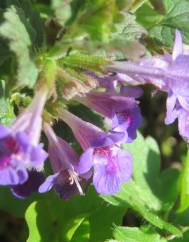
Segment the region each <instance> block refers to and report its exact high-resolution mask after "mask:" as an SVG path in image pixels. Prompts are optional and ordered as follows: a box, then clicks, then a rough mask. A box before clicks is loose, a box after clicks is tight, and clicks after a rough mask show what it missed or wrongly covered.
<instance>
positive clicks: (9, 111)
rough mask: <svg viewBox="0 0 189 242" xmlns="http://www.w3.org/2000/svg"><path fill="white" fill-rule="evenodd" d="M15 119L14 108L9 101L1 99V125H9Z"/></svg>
mask: <svg viewBox="0 0 189 242" xmlns="http://www.w3.org/2000/svg"><path fill="white" fill-rule="evenodd" d="M14 118H15V115H14V111H13V107H12V105H11V103H10V101H9V99H6V98H4V97H2V98H0V123H1V124H4V125H9V124H11V123H12V121H13V119H14Z"/></svg>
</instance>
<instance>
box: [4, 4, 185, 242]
mask: <svg viewBox="0 0 189 242" xmlns="http://www.w3.org/2000/svg"><path fill="white" fill-rule="evenodd" d="M37 10H38V11H39V12H37ZM188 21H189V1H188V0H164V1H162V0H161V1H158V0H132V1H130V0H110V1H107V0H51V1H50V0H49V1H45V0H31V1H30V0H4V1H0V78H1V80H3V81H0V124H3V125H7V126H8V125H10V124H11V123H12V122H13V120H14V119H15V113H17V111H18V110H17V108H18V109H19V108H23V107H26V106H27V105H28V104H29V103H30V101H31V97H33V94H34V92H33V91H34V86H35V87H38V86H37V85H35V84H38V85H39V81H41V82H43V81H45V82H46V83H47V84H49V86H50V87H52V94H53V96H52V97H53V98H52V99H56V94H57V95H58V101H57V102H56V100H51V99H50V100H49V102H48V104H47V109H46V110H47V111H49V113H51V114H53V115H54V114H56V112H55V110H54V109H55V106H56V105H58V104H59V101H60V103H61V104H62V103H63V105H64V102H66V100H65V97H64V96H63V91H65V90H64V89H63V88H62V86H64V87H65V86H66V84H67V83H68V84H70V83H71V84H72V85H71V86H72V87H73V89H74V88H75V86H74V84H78V83H77V82H81V83H82V85H83V86H84V84H85V83H84V82H86V83H87V81H88V83H87V84H90V81H91V83H92V81H93V80H92V79H89V77H88V76H87V75H86V70H89V71H94V72H97V73H98V74H103V71H104V67H106V65H107V64H109V63H110V62H109V60H110V61H111V60H112V59H123V60H125V59H127V58H128V59H136V60H138V58H139V57H141V56H144V55H145V53H146V49H145V48H147V49H148V50H149V51H150V52H152V53H153V51H154V50H155V51H157V50H158V52H159V53H163V51H164V49H165V48H166V47H167V46H170V45H172V42H173V36H174V33H175V29H176V28H177V29H179V30H181V31H182V34H183V35H184V40H185V42H186V43H189V24H187V23H188ZM154 43H161V46H157V45H155V47H153V46H152V45H153V44H154ZM166 50H167V48H166ZM60 68H62V69H61V70H63V72H64V73H63V74H65V76H64V75H63V74H62V75H63V77H64V81H65V83H63V84H64V85H62V86H60V85H58V81H59V80H58V78H60V76H58V71H59V70H60ZM59 74H60V73H59ZM66 74H67V75H66ZM63 77H62V78H63ZM60 79H61V78H60ZM37 80H39V81H38V83H37ZM55 81H56V84H57V85H53V84H54V82H55ZM60 81H61V80H60ZM41 82H40V83H41ZM72 82H73V83H72ZM82 85H81V87H83V86H82ZM91 85H92V84H91ZM68 87H69V85H68ZM55 89H58V90H57V93H56V90H55ZM73 91H74V92H75V94H77V92H78V89H77V85H76V89H74V90H73ZM59 99H60V100H59ZM54 101H55V102H54ZM161 102H162V100H161ZM52 103H53V105H52ZM57 103H58V104H57ZM158 108H159V107H158V106H155V108H154V106H153V108H151V109H150V110H147V111H148V112H149V113H150V115H149V116H150V119H151V118H152V119H154V116H153V113H152V114H151V111H152V109H158ZM146 109H147V107H145V108H144V111H146ZM69 110H70V111H71V112H73V113H75V114H76V115H78V116H79V117H81V118H83V119H84V120H86V121H89V122H92V123H95V124H96V125H97V126H99V127H103V122H102V118H101V117H100V116H99V115H98V114H97V113H94V112H91V110H90V109H88V108H86V107H83V106H82V105H78V103H75V101H72V100H69ZM158 111H159V109H158ZM46 115H47V114H46ZM47 117H48V115H47ZM158 117H159V116H158ZM160 122H163V121H162V114H161V121H160ZM150 129H151V127H150ZM170 130H171V135H172V136H171V135H170V137H169V138H170V139H169V140H171V141H170V142H172V140H173V141H174V142H175V138H174V137H173V136H175V133H174V131H175V129H174V127H173V128H170ZM55 131H56V133H57V134H59V135H60V136H62V137H64V138H65V139H67V140H68V141H69V142H70V143H71V144H72V146H73V147H74V148H75V149H76V150H77V151H78V153H80V152H81V149H80V148H79V147H78V144H77V143H76V142H75V141H74V139H73V135H72V134H71V132H70V130H69V129H68V128H67V126H66V125H65V124H62V123H60V122H58V123H57V124H56V127H55ZM142 131H144V130H143V129H142ZM144 133H146V132H145V131H144ZM157 133H158V134H159V136H164V130H163V132H162V129H161V128H159V127H158V128H157ZM158 141H159V142H160V144H162V142H163V138H162V137H161V138H160V139H159V140H158ZM179 142H180V141H179ZM180 143H181V142H180ZM180 143H176V145H175V146H177V144H178V145H179V144H180ZM166 145H167V144H166ZM168 148H169V147H168ZM1 149H2V148H1V147H0V150H1ZM123 149H126V150H128V151H129V152H130V153H131V154H132V156H133V176H132V180H131V181H130V182H128V183H124V184H123V185H122V189H121V191H120V192H119V193H117V194H115V195H114V196H99V195H98V194H97V193H96V192H95V191H94V189H93V188H92V187H90V188H89V191H87V192H86V195H85V196H79V195H77V196H75V197H74V198H72V199H70V200H68V201H65V200H63V199H60V198H59V197H58V196H57V194H55V192H54V191H52V192H49V193H47V194H45V195H42V194H34V195H32V196H31V198H28V199H25V200H19V199H16V198H14V197H13V196H12V194H11V192H10V190H9V189H8V188H4V187H3V188H1V189H0V210H1V211H0V215H1V213H5V214H6V215H7V216H10V217H11V218H12V220H13V221H14V219H15V218H17V219H18V218H19V219H20V220H21V221H22V222H23V223H24V219H25V222H26V224H27V226H28V230H27V229H26V228H25V227H24V226H22V227H21V229H20V227H19V229H17V230H18V231H21V233H23V234H24V236H21V237H22V238H24V237H28V239H27V242H104V241H109V242H113V241H114V242H116V241H117V242H122V241H123V242H166V241H171V242H181V241H184V242H188V241H189V230H188V227H189V183H188V182H189V181H188V179H189V174H188V173H189V153H188V155H187V157H186V158H185V159H184V162H183V167H182V169H181V170H179V169H174V168H172V167H173V165H172V163H171V162H172V160H171V158H170V160H171V162H170V163H168V164H167V163H165V162H164V157H161V155H160V151H159V148H158V145H157V143H156V142H155V140H154V139H153V138H151V137H147V138H145V139H144V137H143V136H142V135H141V134H140V133H138V136H137V139H136V140H135V141H134V142H133V143H132V144H126V145H124V146H123ZM169 150H171V149H169ZM178 153H179V155H178V157H177V160H178V159H180V153H181V152H178ZM178 163H179V162H178V161H177V166H179V165H178ZM162 164H163V165H162ZM179 196H180V197H179ZM130 213H131V214H132V215H135V216H136V217H137V218H134V222H133V221H132V218H131V219H130ZM1 221H3V217H2V219H1ZM1 221H0V240H1V241H8V240H6V238H4V237H3V226H6V225H4V223H2V224H3V225H2V224H1ZM133 223H134V224H133ZM131 226H132V227H131ZM9 230H10V228H8V231H9ZM182 235H183V237H182ZM15 238H17V236H15ZM18 238H20V237H18ZM111 238H114V239H115V240H114V239H113V240H111ZM23 241H24V240H23ZM23 241H19V242H23Z"/></svg>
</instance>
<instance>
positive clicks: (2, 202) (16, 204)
mask: <svg viewBox="0 0 189 242" xmlns="http://www.w3.org/2000/svg"><path fill="white" fill-rule="evenodd" d="M33 199H36V197H33V198H32V197H31V198H28V199H18V198H15V197H14V196H13V194H12V193H11V192H10V189H9V188H7V187H1V188H0V209H1V210H3V211H6V212H7V213H10V214H12V215H14V216H15V217H19V218H24V214H25V211H26V209H27V207H28V206H29V205H30V203H31V202H32V201H33Z"/></svg>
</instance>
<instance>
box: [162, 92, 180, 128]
mask: <svg viewBox="0 0 189 242" xmlns="http://www.w3.org/2000/svg"><path fill="white" fill-rule="evenodd" d="M176 100H177V98H176V96H175V95H174V94H173V93H171V94H169V95H168V98H167V103H166V106H167V113H166V118H165V123H166V124H171V123H173V122H174V121H175V119H176V118H177V116H178V114H177V111H176V108H175V106H176Z"/></svg>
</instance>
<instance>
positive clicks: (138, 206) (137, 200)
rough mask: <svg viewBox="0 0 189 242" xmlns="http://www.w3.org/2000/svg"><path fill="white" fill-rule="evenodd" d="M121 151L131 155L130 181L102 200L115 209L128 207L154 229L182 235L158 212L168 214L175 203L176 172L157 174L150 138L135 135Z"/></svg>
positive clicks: (157, 162)
mask: <svg viewBox="0 0 189 242" xmlns="http://www.w3.org/2000/svg"><path fill="white" fill-rule="evenodd" d="M124 148H125V149H127V150H129V151H130V152H131V153H132V154H133V166H134V167H133V180H132V181H130V182H128V183H125V184H124V185H123V186H122V189H121V191H120V192H119V193H117V194H116V195H114V196H103V199H105V200H106V201H107V202H109V203H110V204H112V205H115V206H129V207H130V208H132V209H133V210H135V211H136V212H138V213H139V214H140V215H141V216H142V217H143V218H144V219H146V220H147V221H148V222H149V223H151V224H152V225H154V226H156V227H157V228H159V229H161V230H166V231H167V232H169V233H171V234H174V235H176V236H181V235H182V233H181V231H180V230H179V229H178V228H176V227H175V226H173V225H172V224H170V223H169V222H167V221H165V220H164V219H162V218H161V217H160V216H159V214H160V212H161V213H162V212H165V214H166V213H167V212H169V210H170V209H171V208H172V207H173V205H174V203H175V201H176V198H177V195H178V189H177V186H178V184H177V183H178V173H175V172H174V171H173V170H171V169H170V170H167V171H166V173H163V174H160V171H159V170H160V156H159V150H158V146H157V144H156V142H155V140H154V139H152V138H150V137H148V138H147V139H146V140H144V138H143V137H142V136H141V135H140V134H138V137H137V139H136V140H135V141H134V142H133V143H132V144H127V145H125V146H124ZM165 174H166V176H165ZM161 177H163V179H161ZM165 194H166V196H165Z"/></svg>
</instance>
